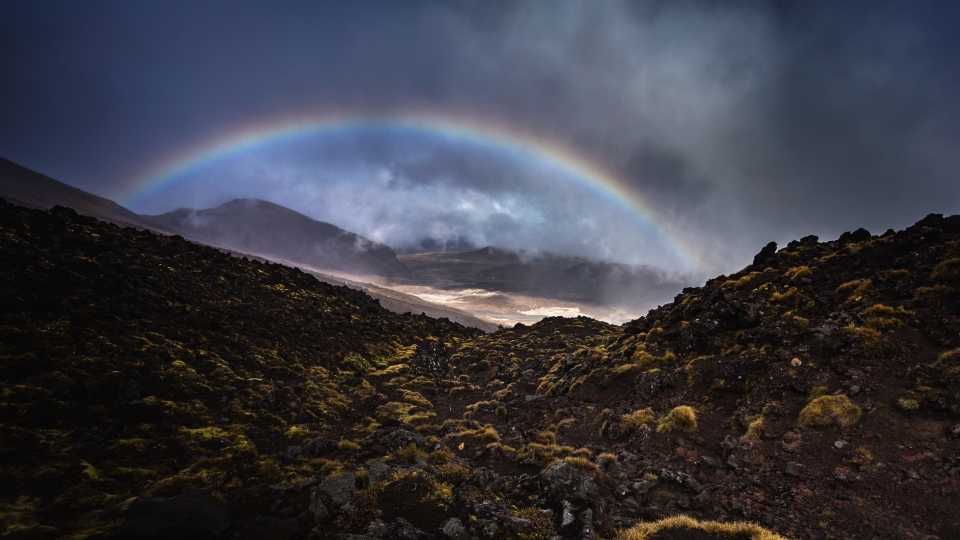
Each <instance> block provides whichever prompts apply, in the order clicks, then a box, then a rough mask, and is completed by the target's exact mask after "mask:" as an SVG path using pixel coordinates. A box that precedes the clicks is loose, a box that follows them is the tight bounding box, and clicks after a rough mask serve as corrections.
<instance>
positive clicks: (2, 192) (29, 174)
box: [0, 158, 168, 232]
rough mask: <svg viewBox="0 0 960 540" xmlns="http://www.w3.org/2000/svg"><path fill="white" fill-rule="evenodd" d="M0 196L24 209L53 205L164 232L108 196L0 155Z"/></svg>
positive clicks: (158, 225)
mask: <svg viewBox="0 0 960 540" xmlns="http://www.w3.org/2000/svg"><path fill="white" fill-rule="evenodd" d="M0 197H3V198H5V199H6V200H8V201H9V202H12V203H16V204H20V205H22V206H26V207H28V208H39V209H42V210H48V209H50V208H52V207H53V206H56V205H60V206H66V207H69V208H73V209H74V210H76V211H77V212H78V213H80V214H82V215H84V216H92V217H95V218H97V219H102V220H104V221H109V222H111V223H116V224H118V225H121V226H126V227H137V228H140V229H151V230H155V231H160V232H168V230H167V229H166V228H164V227H163V226H161V225H160V224H158V223H156V222H154V221H152V220H150V219H149V218H146V217H144V216H140V215H137V214H135V213H133V212H131V211H130V210H127V209H126V208H124V207H122V206H120V205H119V204H117V203H115V202H113V201H111V200H109V199H104V198H103V197H98V196H96V195H93V194H91V193H87V192H86V191H83V190H81V189H77V188H75V187H73V186H68V185H67V184H64V183H63V182H59V181H57V180H54V179H53V178H50V177H49V176H45V175H43V174H40V173H38V172H35V171H32V170H30V169H28V168H26V167H22V166H20V165H17V164H16V163H13V162H12V161H8V160H6V159H3V158H0Z"/></svg>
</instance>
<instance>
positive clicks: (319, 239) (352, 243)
mask: <svg viewBox="0 0 960 540" xmlns="http://www.w3.org/2000/svg"><path fill="white" fill-rule="evenodd" d="M151 219H153V220H154V221H156V222H158V223H161V224H163V225H164V226H166V227H168V228H170V229H171V230H174V231H176V232H178V233H179V234H182V235H183V236H185V237H187V238H192V239H195V240H198V241H201V242H205V243H208V244H213V245H217V246H221V247H226V248H231V249H237V250H240V251H247V252H253V253H256V254H260V255H264V256H268V257H277V258H281V259H285V260H287V261H290V262H293V263H301V264H305V265H309V266H314V267H317V268H325V269H330V270H339V271H345V272H351V273H356V274H362V275H375V276H383V277H390V278H393V277H402V278H409V277H411V274H410V271H409V270H408V269H407V267H406V266H404V265H403V263H401V262H400V261H399V260H397V255H396V253H394V252H393V250H391V249H390V248H389V247H387V246H386V245H384V244H381V243H379V242H375V241H373V240H370V239H369V238H365V237H363V236H360V235H358V234H355V233H352V232H350V231H345V230H343V229H341V228H340V227H337V226H336V225H333V224H330V223H326V222H323V221H317V220H315V219H313V218H311V217H309V216H306V215H304V214H301V213H300V212H297V211H295V210H291V209H290V208H287V207H285V206H281V205H279V204H276V203H272V202H270V201H264V200H262V199H232V200H229V201H227V202H225V203H223V204H221V205H220V206H217V207H214V208H207V209H204V210H195V209H192V208H178V209H176V210H174V211H172V212H168V213H166V214H161V215H158V216H151Z"/></svg>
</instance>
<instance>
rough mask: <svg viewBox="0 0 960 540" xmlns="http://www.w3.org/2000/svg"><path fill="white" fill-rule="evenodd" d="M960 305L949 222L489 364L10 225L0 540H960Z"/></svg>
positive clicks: (483, 356) (180, 254)
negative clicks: (959, 539)
mask: <svg viewBox="0 0 960 540" xmlns="http://www.w3.org/2000/svg"><path fill="white" fill-rule="evenodd" d="M958 286H960V217H956V216H955V217H951V218H942V217H940V216H936V215H931V216H928V217H927V218H925V219H924V220H922V221H921V222H919V223H917V224H916V225H914V226H912V227H910V228H908V229H907V230H905V231H901V232H896V233H895V232H893V231H889V232H888V233H886V234H884V235H882V236H871V235H870V233H868V232H866V231H863V230H859V231H856V232H854V233H848V234H845V235H844V236H842V237H841V238H840V239H839V240H837V241H834V242H826V243H821V242H818V241H817V239H816V238H813V237H808V238H805V239H803V240H801V241H798V242H793V243H791V244H790V245H788V246H787V247H786V248H784V249H782V250H780V251H776V246H773V245H771V246H768V247H767V248H765V249H764V250H763V251H761V253H760V254H758V255H757V257H756V259H755V261H754V264H752V265H751V266H749V267H747V268H745V269H744V270H743V271H741V272H738V273H736V274H734V275H731V276H720V277H718V278H715V279H713V280H710V281H709V282H707V284H706V285H705V286H704V287H701V288H691V289H686V290H684V292H683V293H682V294H680V295H678V296H677V298H676V299H675V301H674V302H673V303H671V304H668V305H665V306H662V307H661V308H659V309H656V310H654V311H651V312H650V313H649V314H648V315H647V316H646V317H643V318H640V319H637V320H635V321H632V322H629V323H627V324H625V325H623V326H612V325H608V324H605V323H602V322H598V321H594V320H591V319H587V318H577V319H564V318H549V319H545V320H543V321H541V322H539V323H537V324H534V325H531V326H523V325H517V326H516V327H514V328H512V329H507V330H501V331H499V332H496V333H494V334H483V333H482V332H480V331H478V330H475V329H470V328H466V327H463V326H460V325H458V324H455V323H451V322H449V321H446V320H443V319H430V318H428V317H425V316H413V315H397V314H394V313H390V312H387V311H386V310H384V309H382V308H381V307H380V306H378V305H377V303H376V302H375V301H373V300H372V299H370V298H369V297H367V296H366V295H364V294H363V293H361V292H358V291H354V290H350V289H347V288H344V287H333V286H330V285H325V284H323V283H320V282H318V281H316V280H315V279H314V278H313V277H311V276H308V275H306V274H303V273H301V272H299V271H297V270H294V269H290V268H286V267H283V266H279V265H265V264H261V263H258V262H255V261H245V260H243V259H237V258H234V257H230V256H227V255H225V254H223V253H221V252H219V251H217V250H214V249H212V248H206V247H202V246H199V245H196V244H192V243H189V242H186V241H184V240H183V239H181V238H179V237H164V236H157V235H154V234H151V233H148V232H138V231H136V230H134V229H121V228H119V227H117V226H115V225H109V224H106V223H103V222H99V221H96V220H94V219H92V218H86V217H81V216H78V215H76V214H75V213H73V212H72V211H70V210H67V209H63V208H55V209H53V210H51V211H50V212H43V211H35V210H27V209H24V208H21V207H16V206H12V205H8V204H0V531H4V532H3V533H2V535H3V537H4V538H8V537H9V538H58V537H63V538H78V539H79V538H102V537H117V538H169V537H198V538H202V537H211V538H215V537H219V538H290V539H294V538H316V539H323V538H354V539H362V538H380V539H393V538H404V539H406V538H409V539H413V538H450V539H458V540H459V539H463V540H466V539H469V538H551V537H557V536H559V537H562V538H593V537H613V536H617V535H619V536H621V537H623V538H631V539H632V538H657V539H668V538H777V536H776V535H775V533H776V534H779V535H781V537H786V538H821V539H826V538H943V539H948V538H957V537H960V518H958V517H957V515H956V513H955V512H954V509H955V508H956V507H958V504H960V497H958V494H957V490H958V488H960V486H958V482H960V440H958V435H960V423H958V422H960V392H958V391H960V349H958V347H960V294H958V292H957V289H956V288H957V287H958ZM664 518H673V519H672V521H660V520H662V519H664ZM686 518H693V519H696V520H699V521H696V522H694V521H690V520H687V519H686ZM734 522H742V523H739V524H736V525H726V524H732V523H734ZM638 524H639V525H640V527H638V528H634V529H631V527H634V526H636V525H638ZM651 524H657V525H656V526H653V525H651ZM658 527H659V528H658ZM344 535H347V536H344ZM349 535H355V536H349Z"/></svg>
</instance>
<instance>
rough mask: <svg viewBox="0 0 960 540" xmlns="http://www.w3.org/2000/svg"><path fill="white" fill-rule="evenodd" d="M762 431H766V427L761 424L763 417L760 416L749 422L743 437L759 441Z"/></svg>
mask: <svg viewBox="0 0 960 540" xmlns="http://www.w3.org/2000/svg"><path fill="white" fill-rule="evenodd" d="M764 433H766V428H765V427H764V425H763V417H762V416H761V417H760V418H757V419H756V420H754V421H753V422H750V425H749V426H747V433H746V434H744V436H743V438H744V439H747V440H749V441H759V440H760V439H762V438H763V434H764Z"/></svg>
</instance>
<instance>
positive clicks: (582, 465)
mask: <svg viewBox="0 0 960 540" xmlns="http://www.w3.org/2000/svg"><path fill="white" fill-rule="evenodd" d="M563 461H565V462H567V464H568V465H570V466H571V467H573V468H575V469H580V470H582V471H595V470H597V464H596V463H594V462H592V461H590V460H589V459H587V458H585V457H580V456H567V457H565V458H563Z"/></svg>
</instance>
